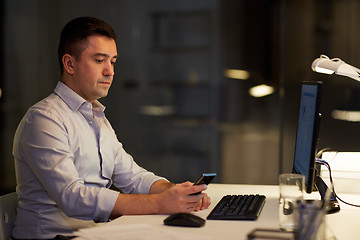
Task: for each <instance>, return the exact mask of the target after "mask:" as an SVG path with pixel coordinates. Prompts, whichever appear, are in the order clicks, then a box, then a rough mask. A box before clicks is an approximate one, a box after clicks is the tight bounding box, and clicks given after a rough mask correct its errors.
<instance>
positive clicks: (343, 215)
mask: <svg viewBox="0 0 360 240" xmlns="http://www.w3.org/2000/svg"><path fill="white" fill-rule="evenodd" d="M206 193H207V194H208V195H209V196H210V197H211V202H212V203H211V205H210V207H209V208H208V209H206V210H203V211H200V212H196V213H194V214H196V215H198V216H200V217H202V218H204V219H206V217H207V215H208V214H209V213H210V211H211V210H212V209H213V208H214V207H215V205H216V203H217V202H218V201H219V200H220V199H221V198H222V196H224V195H228V194H250V193H254V194H256V193H259V194H264V195H265V196H266V197H267V198H266V203H265V205H264V208H263V210H262V212H261V214H260V217H259V219H258V220H257V221H217V220H208V221H206V224H205V226H204V227H201V228H183V227H170V226H165V225H164V224H163V220H164V219H165V217H166V215H139V216H122V217H120V218H117V219H116V220H114V221H112V222H110V223H107V224H111V225H122V224H139V223H146V224H149V225H151V226H154V227H157V228H166V229H171V230H172V231H176V232H179V234H181V233H184V232H188V233H193V234H197V235H202V236H209V237H213V238H215V239H220V240H222V239H227V240H232V239H237V240H239V239H240V240H241V239H247V234H248V233H249V232H250V231H252V230H253V229H255V228H279V225H278V196H279V190H278V186H274V185H272V186H270V185H261V186H260V185H237V184H210V185H209V186H208V189H207V190H206ZM318 195H319V194H318V193H313V194H312V195H311V196H308V197H314V198H315V197H316V198H317V197H318ZM343 198H344V200H345V199H347V200H348V201H351V202H352V203H360V194H359V195H350V196H343ZM340 205H341V208H342V209H341V211H340V212H339V213H336V214H332V215H327V216H326V221H327V225H328V228H329V230H330V231H332V232H333V235H335V236H336V239H338V240H351V239H359V234H360V223H359V222H360V208H356V207H351V206H348V205H345V204H342V203H340Z"/></svg>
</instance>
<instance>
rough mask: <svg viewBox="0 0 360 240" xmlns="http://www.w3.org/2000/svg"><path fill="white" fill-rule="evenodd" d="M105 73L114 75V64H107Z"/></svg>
mask: <svg viewBox="0 0 360 240" xmlns="http://www.w3.org/2000/svg"><path fill="white" fill-rule="evenodd" d="M103 74H104V75H105V76H114V74H115V70H114V65H113V64H112V63H108V64H106V67H105V68H104V71H103Z"/></svg>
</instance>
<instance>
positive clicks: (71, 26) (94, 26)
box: [58, 17, 116, 73]
mask: <svg viewBox="0 0 360 240" xmlns="http://www.w3.org/2000/svg"><path fill="white" fill-rule="evenodd" d="M93 35H101V36H105V37H109V38H112V39H114V40H115V39H116V35H115V31H114V29H113V28H112V27H111V26H110V25H109V24H108V23H106V22H105V21H103V20H101V19H97V18H93V17H79V18H75V19H73V20H71V21H70V22H68V23H67V24H66V25H65V27H64V28H63V30H62V31H61V35H60V43H59V47H58V57H59V64H60V70H61V73H63V71H64V66H63V62H62V57H63V56H64V55H65V54H70V55H71V56H74V57H75V59H79V58H80V56H81V53H82V51H83V50H85V48H86V47H87V45H86V41H87V38H88V37H89V36H93Z"/></svg>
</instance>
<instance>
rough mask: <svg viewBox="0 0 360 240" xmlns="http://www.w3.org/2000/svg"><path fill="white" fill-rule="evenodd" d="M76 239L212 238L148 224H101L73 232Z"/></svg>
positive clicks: (212, 239) (206, 239) (164, 239)
mask: <svg viewBox="0 0 360 240" xmlns="http://www.w3.org/2000/svg"><path fill="white" fill-rule="evenodd" d="M74 235H75V236H78V237H77V238H75V239H76V240H85V239H86V240H112V239H121V240H145V239H146V240H148V239H156V240H194V239H196V240H214V238H211V237H208V236H201V235H197V234H192V233H186V232H181V234H179V232H175V231H171V230H170V229H169V230H168V229H165V228H156V227H153V226H151V225H149V224H126V225H106V224H105V225H103V226H100V227H94V228H84V229H80V230H79V231H77V232H75V233H74Z"/></svg>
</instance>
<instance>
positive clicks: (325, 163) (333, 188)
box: [316, 158, 360, 207]
mask: <svg viewBox="0 0 360 240" xmlns="http://www.w3.org/2000/svg"><path fill="white" fill-rule="evenodd" d="M316 162H317V163H319V164H321V165H324V166H325V167H326V168H327V169H328V170H329V177H330V184H331V190H332V191H333V193H334V195H335V197H336V198H337V199H339V200H340V201H341V202H343V203H345V204H347V205H350V206H353V207H360V205H358V204H353V203H349V202H346V201H344V200H342V199H341V198H340V197H339V195H337V194H336V192H335V186H334V181H333V179H332V175H331V168H330V165H329V163H328V162H326V161H325V160H322V159H319V158H317V159H316Z"/></svg>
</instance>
